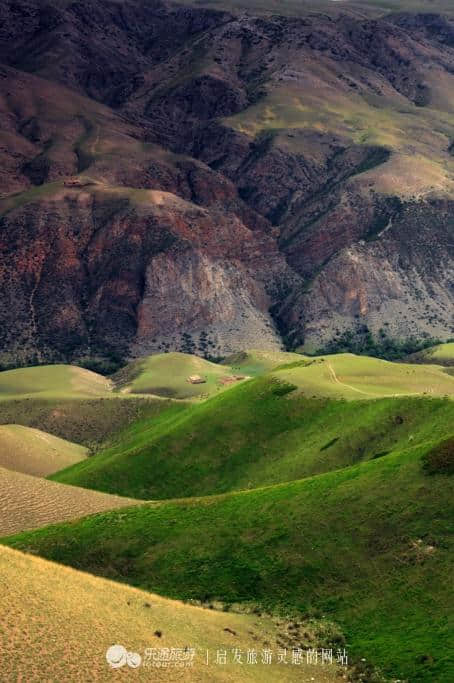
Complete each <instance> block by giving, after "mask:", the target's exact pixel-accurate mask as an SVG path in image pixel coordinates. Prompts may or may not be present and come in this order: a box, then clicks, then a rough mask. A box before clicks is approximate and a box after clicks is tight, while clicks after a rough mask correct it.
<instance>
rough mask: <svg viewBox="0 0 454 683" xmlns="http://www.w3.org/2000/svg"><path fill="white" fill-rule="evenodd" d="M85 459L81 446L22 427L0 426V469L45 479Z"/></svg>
mask: <svg viewBox="0 0 454 683" xmlns="http://www.w3.org/2000/svg"><path fill="white" fill-rule="evenodd" d="M87 455H88V449H87V448H85V447H84V446H79V445H78V444H75V443H71V442H70V441H66V440H65V439H60V438H58V437H56V436H52V434H46V432H42V431H41V430H40V429H31V428H30V427H23V426H22V425H0V467H6V468H7V469H10V470H15V471H16V472H23V473H25V474H33V475H34V476H37V477H45V476H47V475H49V474H52V473H53V472H57V471H58V470H61V469H63V468H64V467H69V465H73V464H74V463H76V462H79V461H80V460H83V459H84V458H86V457H87Z"/></svg>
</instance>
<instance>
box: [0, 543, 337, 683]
mask: <svg viewBox="0 0 454 683" xmlns="http://www.w3.org/2000/svg"><path fill="white" fill-rule="evenodd" d="M0 572H1V576H2V581H1V582H0V620H1V623H2V626H4V627H5V628H2V629H0V653H1V655H2V680H3V681H16V680H26V681H28V682H29V683H42V681H44V680H46V681H51V680H52V681H61V682H62V683H63V682H67V683H68V682H70V681H71V682H74V681H78V680H83V681H97V682H98V681H103V682H104V681H112V680H114V679H116V678H117V676H120V677H121V678H123V676H122V675H121V674H124V675H126V676H127V673H129V676H130V677H131V678H134V680H135V681H158V680H166V681H169V682H171V683H173V681H187V682H189V681H191V683H192V681H195V682H203V681H207V680H209V681H223V682H225V683H241V682H242V681H256V680H257V677H259V678H260V680H262V681H276V682H278V681H285V682H288V683H291V681H292V680H295V679H294V676H295V668H296V667H292V666H287V667H286V666H285V665H279V664H278V663H277V662H276V661H275V660H274V661H273V662H272V663H271V664H263V663H262V661H261V658H260V656H258V661H257V664H256V665H253V666H251V665H249V666H248V665H243V666H240V665H238V664H234V663H233V661H232V656H231V649H232V648H233V647H241V648H242V649H243V650H244V651H245V650H246V648H250V649H251V650H255V651H257V652H258V653H260V652H261V649H262V648H265V647H266V646H265V645H264V642H265V643H268V647H271V648H275V649H276V648H277V647H278V646H277V640H279V641H281V640H282V638H283V637H285V635H286V630H285V625H284V624H282V625H281V624H279V623H276V622H275V621H274V620H272V619H270V618H269V617H266V616H262V617H258V616H257V615H247V614H224V613H222V612H218V611H215V610H208V609H202V608H200V607H195V606H192V605H184V604H182V603H181V602H176V601H173V600H167V599H165V598H162V597H159V596H158V595H151V594H150V593H146V592H144V591H140V590H137V589H135V588H130V587H129V586H122V585H119V584H116V583H113V582H112V581H106V580H105V579H100V578H97V577H93V576H90V575H88V574H83V573H82V572H77V571H74V570H73V569H69V568H68V567H62V566H59V565H56V564H54V563H51V562H46V561H45V560H42V559H40V558H37V557H33V556H31V555H24V554H23V553H19V552H17V551H13V550H11V549H9V548H6V547H2V548H0ZM17 577H20V581H18V580H17ZM87 605H89V606H90V608H89V609H87ZM114 644H121V645H123V646H124V647H126V648H127V650H128V651H133V652H137V653H138V654H140V655H141V657H142V658H144V659H143V665H142V666H141V667H139V668H137V669H135V670H134V671H133V670H132V669H130V668H129V667H128V666H127V665H125V666H124V668H123V669H120V670H119V671H118V670H117V671H115V670H113V669H110V668H109V667H108V665H107V663H106V651H107V649H108V648H110V647H111V646H112V645H114ZM185 647H190V648H194V649H195V655H194V660H193V666H192V667H184V668H183V669H180V668H169V669H167V670H166V671H165V672H163V671H162V670H160V669H153V668H151V667H149V666H146V665H145V664H146V662H147V659H146V654H145V650H146V649H148V648H157V649H161V648H185ZM207 650H208V652H209V665H208V666H207V665H206V651H207ZM217 650H221V651H222V650H226V651H227V652H228V654H229V657H228V660H227V664H226V665H219V664H216V663H215V657H216V652H217ZM313 668H314V667H313V666H311V665H310V664H309V665H307V664H306V662H304V663H303V664H302V665H301V666H299V667H298V676H299V677H301V676H303V677H304V678H303V680H304V679H306V680H310V675H311V673H312V672H313ZM317 668H318V669H319V673H320V678H317V680H318V681H319V682H320V683H335V681H337V680H339V678H338V676H337V675H336V674H337V670H336V666H324V667H323V668H321V667H317ZM115 674H117V676H116V675H115Z"/></svg>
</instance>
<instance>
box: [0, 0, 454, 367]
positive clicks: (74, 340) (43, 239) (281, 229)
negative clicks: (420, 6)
mask: <svg viewBox="0 0 454 683" xmlns="http://www.w3.org/2000/svg"><path fill="white" fill-rule="evenodd" d="M284 4H285V3H284ZM0 63H1V65H0V83H1V85H0V117H1V121H2V125H1V130H0V158H1V164H0V279H1V287H2V292H3V296H2V297H1V301H0V320H1V325H0V344H1V348H2V354H1V358H0V361H1V362H2V363H4V364H8V363H10V362H15V363H17V362H29V361H30V360H32V359H38V360H39V361H49V360H52V361H53V360H66V359H70V360H71V359H80V358H83V357H86V356H104V355H109V354H114V355H117V356H121V357H124V356H140V355H143V354H145V353H151V352H155V351H158V350H169V349H182V350H186V351H190V352H199V353H206V354H210V355H213V356H216V355H225V354H226V353H228V352H233V351H236V350H238V349H239V348H245V347H254V346H257V345H259V346H260V347H261V348H262V349H270V350H271V349H278V348H280V347H281V346H282V345H283V344H285V345H287V346H289V347H290V348H296V347H299V346H301V345H302V344H305V346H306V347H307V348H310V347H315V348H316V347H319V346H321V345H323V344H324V343H326V342H328V341H331V340H332V339H333V338H335V337H336V335H339V334H341V333H342V332H344V331H348V330H351V329H354V328H356V327H358V326H365V325H367V327H368V328H370V329H371V330H372V331H373V332H374V333H378V331H379V330H380V329H382V328H383V327H385V328H386V330H387V331H388V333H389V334H390V335H391V336H395V337H399V338H407V337H410V336H412V335H414V336H424V335H431V336H432V335H433V336H439V337H440V338H441V339H447V338H449V337H450V336H452V334H453V329H454V328H453V324H454V321H453V319H452V310H453V303H454V301H453V300H454V266H453V250H454V235H453V229H454V223H453V218H452V216H453V214H454V183H453V179H454V155H453V145H454V98H453V93H454V20H453V19H452V16H451V15H450V14H449V12H447V13H446V14H435V13H431V14H427V13H417V12H405V11H402V12H400V13H392V14H386V13H385V12H376V11H373V12H372V11H371V10H370V7H368V6H367V3H364V4H363V6H361V4H360V3H351V4H350V3H348V2H347V3H332V7H328V6H327V5H326V3H316V2H314V3H312V4H311V5H310V6H309V5H308V7H307V9H304V11H303V10H302V11H301V12H299V13H298V16H292V15H291V13H290V14H289V15H286V16H280V15H277V14H273V13H262V12H254V11H252V10H250V11H247V12H246V11H232V10H229V8H228V7H227V3H226V5H225V6H223V5H221V4H220V3H218V4H216V6H215V9H213V8H211V9H210V8H205V7H201V6H196V5H195V3H194V4H191V3H186V4H184V5H183V4H181V5H178V4H171V3H167V2H159V1H154V0H153V1H150V2H144V1H142V0H125V1H124V2H117V1H116V0H110V1H109V0H94V1H90V2H89V1H88V0H77V1H75V2H59V1H57V0H6V1H5V2H4V3H3V4H2V6H1V8H0Z"/></svg>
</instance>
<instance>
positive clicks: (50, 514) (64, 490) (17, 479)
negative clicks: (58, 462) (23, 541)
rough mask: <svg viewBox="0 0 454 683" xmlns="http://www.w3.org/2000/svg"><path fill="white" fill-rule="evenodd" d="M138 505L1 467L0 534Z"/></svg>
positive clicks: (117, 497) (119, 498) (134, 502)
mask: <svg viewBox="0 0 454 683" xmlns="http://www.w3.org/2000/svg"><path fill="white" fill-rule="evenodd" d="M135 504H137V501H136V500H128V499H127V498H121V497H120V496H111V495H108V494H105V493H98V492H97V491H89V490H87V489H81V488H77V487H75V486H65V485H64V484H57V483H55V482H52V481H47V480H46V479H42V478H40V477H33V476H30V475H28V474H22V473H21V472H13V471H12V470H8V469H4V468H3V467H0V533H2V534H12V533H15V532H17V531H21V530H23V529H34V528H36V527H39V526H44V525H45V524H51V523H52V522H60V521H63V520H70V519H76V518H77V517H82V516H83V515H88V514H93V513H94V512H101V511H102V510H111V509H113V508H118V507H127V506H130V505H135Z"/></svg>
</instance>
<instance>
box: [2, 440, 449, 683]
mask: <svg viewBox="0 0 454 683" xmlns="http://www.w3.org/2000/svg"><path fill="white" fill-rule="evenodd" d="M433 446H434V445H433V444H432V445H430V444H429V443H427V444H425V445H424V446H422V445H420V446H416V447H410V448H407V449H403V450H401V451H399V452H396V453H391V454H389V455H387V456H383V457H381V458H378V459H375V460H371V461H368V462H365V463H359V464H357V465H352V466H350V467H346V468H344V469H342V470H339V471H335V472H327V473H325V474H322V475H318V476H314V477H309V478H306V479H303V480H301V481H295V482H291V483H287V484H280V485H275V486H271V487H265V488H258V489H255V490H252V491H245V492H240V493H231V494H227V495H224V496H209V497H205V498H192V499H185V500H179V501H178V500H176V501H167V502H163V503H161V504H160V505H156V504H155V505H153V506H151V507H150V506H149V505H145V506H138V507H136V508H133V509H129V510H124V511H119V512H116V511H112V512H108V513H105V514H100V515H95V516H93V517H88V518H86V519H83V520H80V521H76V522H73V523H70V524H59V525H56V526H51V527H46V528H44V529H40V530H37V531H36V532H32V533H22V534H19V535H17V536H14V537H10V538H8V539H3V542H4V543H7V544H8V545H11V546H12V547H15V548H19V549H20V548H22V549H27V550H28V551H31V552H33V553H35V554H39V555H42V556H44V557H46V558H48V559H51V560H53V561H56V562H60V563H63V564H68V565H71V566H74V567H76V568H79V569H84V570H86V571H90V572H93V573H95V574H100V575H103V576H106V577H108V578H111V579H115V580H119V581H124V582H127V583H129V584H132V585H135V586H138V587H141V588H145V589H147V590H152V591H156V592H159V593H161V594H164V595H168V596H171V597H174V598H183V599H190V598H193V599H204V600H206V601H210V600H218V601H222V602H224V603H238V602H240V603H242V602H249V603H255V604H258V605H260V606H261V607H262V608H264V609H267V610H270V611H277V612H278V613H281V614H286V615H289V614H293V613H298V614H303V615H306V616H308V615H312V616H318V617H319V618H321V617H323V616H324V617H326V618H329V619H331V620H334V621H336V622H337V623H339V624H340V627H341V628H342V630H344V632H345V633H346V637H347V643H348V646H349V648H350V650H351V654H352V656H356V657H362V658H366V659H368V660H371V661H373V662H374V663H375V664H379V665H381V666H382V667H383V669H384V670H385V671H386V672H387V673H388V674H389V675H394V676H396V677H406V678H408V679H409V680H411V681H434V680H436V681H437V682H439V683H448V681H451V680H452V677H453V675H454V668H453V661H452V659H450V655H449V640H450V637H451V633H452V593H451V590H450V586H449V581H448V580H447V579H448V577H449V576H450V572H451V568H452V567H451V560H450V553H452V550H453V548H452V531H453V528H452V522H453V517H454V516H453V512H454V511H453V509H452V500H453V493H454V491H453V480H452V478H450V477H447V476H446V475H442V474H435V475H428V474H426V473H425V472H424V469H423V466H422V457H423V456H424V455H425V454H426V453H427V451H430V449H431V448H433Z"/></svg>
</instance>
